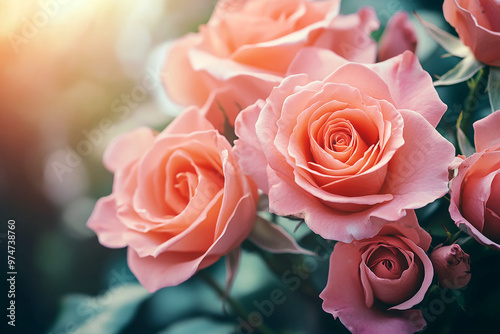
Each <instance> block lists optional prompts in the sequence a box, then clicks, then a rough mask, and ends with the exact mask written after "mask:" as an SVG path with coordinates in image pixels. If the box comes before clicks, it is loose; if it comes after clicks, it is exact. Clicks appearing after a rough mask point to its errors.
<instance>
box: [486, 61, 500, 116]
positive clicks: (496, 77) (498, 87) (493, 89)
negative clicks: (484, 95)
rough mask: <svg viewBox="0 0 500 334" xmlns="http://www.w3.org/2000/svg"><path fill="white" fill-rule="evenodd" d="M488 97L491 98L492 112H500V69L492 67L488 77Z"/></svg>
mask: <svg viewBox="0 0 500 334" xmlns="http://www.w3.org/2000/svg"><path fill="white" fill-rule="evenodd" d="M488 95H489V97H490V105H491V110H492V111H493V112H495V111H497V110H500V67H490V76H489V77H488Z"/></svg>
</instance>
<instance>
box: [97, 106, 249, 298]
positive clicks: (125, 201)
mask: <svg viewBox="0 0 500 334" xmlns="http://www.w3.org/2000/svg"><path fill="white" fill-rule="evenodd" d="M104 164H105V165H106V167H107V168H108V169H109V170H110V171H112V172H113V173H114V174H115V179H114V183H113V193H112V194H111V195H109V196H107V197H104V198H101V199H100V200H99V201H98V202H97V204H96V207H95V209H94V212H93V213H92V216H91V217H90V219H89V221H88V226H89V227H90V228H91V229H93V230H94V231H95V232H96V233H97V236H98V237H99V241H100V242H101V244H103V245H104V246H107V247H111V248H118V247H125V246H128V263H129V266H130V269H131V270H132V272H133V273H134V274H135V275H136V277H137V279H138V280H139V282H140V283H141V284H142V285H144V287H146V289H148V290H149V291H155V290H157V289H159V288H162V287H165V286H172V285H176V284H179V283H181V282H183V281H185V280H187V279H188V278H189V277H191V276H192V275H193V274H195V272H196V271H198V270H199V269H202V268H205V267H207V266H209V265H211V264H213V263H214V262H215V261H217V260H218V259H219V258H220V257H221V256H222V255H225V254H227V253H228V252H230V251H231V250H233V249H234V248H236V247H238V246H239V245H240V243H241V242H242V241H243V240H244V239H245V238H246V237H247V235H248V234H249V233H250V230H251V229H252V226H253V223H254V220H255V212H256V198H257V192H256V187H255V186H254V185H253V183H251V182H249V180H248V179H247V177H245V176H244V175H243V174H242V173H241V172H240V168H239V166H238V164H237V162H236V160H235V158H234V156H233V153H232V148H231V145H230V144H229V143H228V141H227V140H226V139H225V138H224V137H223V136H221V135H220V134H219V133H218V132H217V131H216V130H215V129H214V128H213V126H212V125H211V124H210V123H209V122H208V121H207V120H205V119H204V118H202V117H201V115H200V114H199V112H198V110H196V109H194V108H193V109H188V110H186V111H185V112H184V113H182V114H181V115H180V116H178V117H177V118H176V119H175V120H174V121H173V122H172V123H171V124H170V125H169V126H168V127H167V128H166V129H165V130H164V131H163V132H161V133H160V134H158V135H156V134H155V133H154V132H153V131H152V130H150V129H148V128H139V129H137V130H135V131H132V132H130V133H127V134H125V135H122V136H120V137H118V138H116V139H115V141H114V142H112V143H111V145H110V146H109V147H108V149H107V150H106V152H105V156H104Z"/></svg>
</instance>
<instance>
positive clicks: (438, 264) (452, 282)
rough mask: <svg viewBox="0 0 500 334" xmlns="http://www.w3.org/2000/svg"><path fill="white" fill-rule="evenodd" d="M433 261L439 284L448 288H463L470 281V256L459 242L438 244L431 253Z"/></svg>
mask: <svg viewBox="0 0 500 334" xmlns="http://www.w3.org/2000/svg"><path fill="white" fill-rule="evenodd" d="M431 261H432V265H433V266H434V270H435V271H436V274H437V276H438V280H439V284H441V286H442V287H444V288H446V289H461V288H463V287H465V286H466V285H467V284H469V282H470V278H471V274H470V257H469V254H467V253H466V252H464V251H463V250H462V247H460V245H457V244H453V245H449V246H438V247H436V248H434V250H433V251H432V253H431Z"/></svg>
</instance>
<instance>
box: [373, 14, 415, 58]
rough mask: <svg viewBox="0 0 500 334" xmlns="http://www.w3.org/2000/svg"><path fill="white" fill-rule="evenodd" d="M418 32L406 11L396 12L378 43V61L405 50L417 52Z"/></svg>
mask: <svg viewBox="0 0 500 334" xmlns="http://www.w3.org/2000/svg"><path fill="white" fill-rule="evenodd" d="M416 49H417V33H416V31H415V27H414V26H413V24H412V23H411V21H410V20H409V18H408V14H407V13H406V12H397V13H396V14H394V15H393V16H392V17H391V19H390V20H389V22H388V23H387V26H386V27H385V29H384V32H383V34H382V37H380V40H379V43H378V57H377V59H378V61H384V60H386V59H389V58H392V57H394V56H397V55H398V54H401V53H403V52H405V51H407V50H408V51H411V52H415V50H416Z"/></svg>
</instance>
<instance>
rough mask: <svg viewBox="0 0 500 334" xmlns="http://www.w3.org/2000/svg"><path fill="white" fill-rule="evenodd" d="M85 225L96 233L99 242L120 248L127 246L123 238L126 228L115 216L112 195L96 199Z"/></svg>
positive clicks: (114, 202) (114, 204) (114, 203)
mask: <svg viewBox="0 0 500 334" xmlns="http://www.w3.org/2000/svg"><path fill="white" fill-rule="evenodd" d="M87 227H88V228H90V229H91V230H93V231H94V232H95V233H96V234H97V237H98V238H99V242H100V243H101V244H102V245H104V246H106V247H109V248H121V247H125V246H127V243H126V242H125V240H124V239H123V234H124V233H125V232H126V231H127V228H126V227H125V225H123V223H122V222H121V221H120V219H118V218H117V217H116V201H115V198H114V196H113V195H110V196H106V197H103V198H100V199H99V200H98V201H97V203H96V204H95V207H94V211H92V215H91V216H90V218H89V220H88V222H87Z"/></svg>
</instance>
